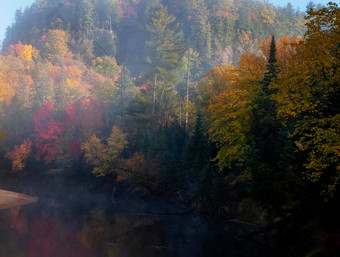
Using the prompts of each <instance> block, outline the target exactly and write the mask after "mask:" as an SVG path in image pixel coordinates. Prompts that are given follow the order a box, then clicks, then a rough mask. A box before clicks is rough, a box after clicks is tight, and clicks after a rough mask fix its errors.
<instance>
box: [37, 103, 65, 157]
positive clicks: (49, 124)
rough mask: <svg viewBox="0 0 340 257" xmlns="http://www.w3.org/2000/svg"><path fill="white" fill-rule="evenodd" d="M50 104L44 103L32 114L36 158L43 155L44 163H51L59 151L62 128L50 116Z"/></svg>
mask: <svg viewBox="0 0 340 257" xmlns="http://www.w3.org/2000/svg"><path fill="white" fill-rule="evenodd" d="M52 110H53V107H52V105H50V104H48V103H46V104H44V105H43V106H42V107H41V108H39V109H38V110H37V111H35V113H34V114H33V119H34V123H35V126H34V131H35V133H34V134H33V136H34V137H35V147H36V149H37V153H36V155H35V158H36V159H38V160H39V159H40V158H41V157H44V160H45V162H46V163H51V162H52V161H53V160H54V159H55V157H56V156H57V154H59V153H60V151H61V149H60V145H59V141H60V135H61V134H62V132H63V130H62V128H61V126H60V123H59V122H57V121H55V120H54V119H53V118H51V111H52Z"/></svg>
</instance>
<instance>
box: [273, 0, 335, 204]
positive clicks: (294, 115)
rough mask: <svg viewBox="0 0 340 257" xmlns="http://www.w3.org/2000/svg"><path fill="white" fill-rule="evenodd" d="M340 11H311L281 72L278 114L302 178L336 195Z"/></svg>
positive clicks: (277, 98) (326, 8) (331, 6)
mask: <svg viewBox="0 0 340 257" xmlns="http://www.w3.org/2000/svg"><path fill="white" fill-rule="evenodd" d="M339 17H340V10H339V7H338V5H337V4H335V3H329V4H328V7H325V8H322V9H319V10H314V9H310V10H309V11H308V15H307V19H308V22H307V24H306V26H307V31H306V33H305V36H304V40H303V41H302V42H301V43H300V44H299V45H298V46H297V51H296V53H295V54H294V55H293V56H292V58H291V59H290V62H289V63H290V65H289V69H287V70H286V71H284V72H283V74H282V78H281V79H280V80H279V82H280V83H279V84H278V86H277V87H275V90H278V93H277V97H276V98H275V99H276V101H277V102H278V115H279V116H280V117H281V118H283V119H284V121H285V124H286V126H287V127H288V129H289V130H291V131H292V132H291V135H290V137H291V140H292V141H293V142H294V144H295V151H296V154H299V155H302V156H304V158H303V160H304V161H303V163H304V164H303V167H301V169H302V170H303V174H304V176H305V178H306V179H308V180H309V181H312V182H313V183H315V184H316V185H318V186H319V187H320V191H321V193H322V194H323V195H324V196H325V197H327V198H329V197H332V196H333V195H334V193H335V191H336V189H337V185H338V183H339V178H340V173H339V166H338V164H339V155H340V152H339V147H338V146H339V142H340V138H339V133H338V129H339V125H338V124H339V121H340V116H339V102H340V101H339V99H340V97H339V92H340V90H339V85H340V79H339V78H340V72H339V67H340V62H339V60H340V58H339V57H340V48H339V42H340V33H339V31H340V26H339V22H338V20H339Z"/></svg>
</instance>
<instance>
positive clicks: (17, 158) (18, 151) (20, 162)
mask: <svg viewBox="0 0 340 257" xmlns="http://www.w3.org/2000/svg"><path fill="white" fill-rule="evenodd" d="M31 146H32V141H31V140H30V139H25V140H24V142H23V143H22V144H21V145H20V146H14V150H13V151H12V152H8V153H7V154H6V157H7V158H8V159H10V160H12V171H13V172H16V171H19V170H23V168H25V165H26V163H25V162H26V160H27V158H28V157H29V155H30V154H31Z"/></svg>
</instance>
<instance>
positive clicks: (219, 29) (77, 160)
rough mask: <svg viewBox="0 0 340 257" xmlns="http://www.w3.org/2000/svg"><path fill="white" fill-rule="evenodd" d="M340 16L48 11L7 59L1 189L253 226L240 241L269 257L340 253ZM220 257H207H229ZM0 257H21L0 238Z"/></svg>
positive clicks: (14, 39)
mask: <svg viewBox="0 0 340 257" xmlns="http://www.w3.org/2000/svg"><path fill="white" fill-rule="evenodd" d="M339 19H340V9H339V6H338V4H336V3H332V2H330V3H329V4H327V6H322V5H320V4H319V5H315V4H314V3H313V2H310V3H309V4H308V6H307V12H306V13H304V12H300V11H298V10H294V9H293V7H292V5H291V4H287V5H286V6H285V7H275V6H274V5H272V4H269V3H267V2H264V1H254V0H240V1H234V0H182V1H181V0H124V1H123V0H69V1H66V0H37V1H36V2H35V3H33V4H32V5H31V6H30V7H27V8H26V9H25V10H18V11H17V12H16V13H15V20H14V22H13V24H12V25H11V26H9V27H8V28H7V32H6V37H5V39H4V41H3V45H2V50H1V52H0V165H1V166H0V167H1V168H0V181H1V186H3V185H6V183H8V184H12V185H14V188H15V186H16V185H19V184H21V183H27V184H30V183H31V182H32V185H35V183H37V182H36V181H44V182H43V183H46V184H47V185H49V184H51V185H53V184H54V183H55V181H58V183H62V185H63V188H64V187H65V188H67V187H69V188H70V192H71V191H72V190H71V188H72V187H73V186H75V185H82V186H83V187H86V188H87V190H89V191H90V192H92V193H93V192H96V193H97V192H101V193H102V194H104V195H107V196H108V197H109V198H110V199H111V198H112V202H114V200H115V199H114V198H115V197H116V198H119V195H120V194H121V195H123V194H127V195H130V196H131V197H132V196H133V197H135V198H136V199H143V201H156V204H157V205H161V204H163V203H169V202H171V205H172V206H176V213H177V212H178V214H180V215H184V214H186V212H190V213H198V214H199V215H201V216H202V217H205V218H207V219H213V220H216V221H217V222H220V224H225V223H226V222H227V221H228V220H231V219H233V220H237V221H238V222H240V223H247V224H255V225H254V226H256V229H255V230H251V232H249V231H248V232H247V233H243V234H242V236H241V237H243V238H246V239H249V240H253V241H257V242H260V243H261V244H265V245H270V247H272V248H273V249H275V254H273V255H268V256H310V257H315V256H337V255H336V254H337V253H338V251H339V250H340V243H339V242H340V230H339V225H340V223H339V217H340V212H339V210H338V208H336V206H338V205H339V185H338V184H339V182H340V166H339V158H340V131H339V124H340V114H339V109H340V106H339V103H340V96H339V93H340V88H339V87H340V71H339V66H340V43H339V42H340V24H339ZM32 192H33V191H32ZM119 192H120V193H119ZM24 193H29V192H24ZM56 194H57V193H56ZM93 194H94V193H93ZM85 195H86V194H85ZM39 197H40V195H39ZM84 198H86V196H84ZM124 199H125V198H124ZM149 199H150V200H149ZM155 199H157V200H155ZM34 204H35V203H33V204H32V206H33V205H34ZM179 206H184V207H183V208H182V209H181V208H179ZM27 207H28V206H27ZM156 209H157V208H156ZM152 210H153V209H152ZM169 212H171V211H169ZM171 213H172V214H174V213H173V212H171ZM171 213H170V214H171ZM0 214H1V213H0ZM167 214H168V212H167ZM91 215H92V212H91ZM44 217H45V216H44ZM1 219H2V216H0V220H1ZM27 226H28V225H27ZM2 229H3V227H2V226H0V231H2ZM96 233H97V232H96ZM98 233H99V232H98ZM0 238H1V237H0ZM218 242H219V243H220V244H221V245H223V244H224V242H223V240H219V241H218ZM216 244H217V243H216ZM197 247H199V246H197ZM219 254H220V255H219ZM219 254H217V253H216V254H215V255H214V254H213V253H211V254H208V253H206V254H205V255H204V254H201V255H197V256H231V255H227V254H225V253H223V255H222V254H221V253H219ZM0 255H1V256H2V255H3V256H14V255H10V253H8V252H6V250H4V248H2V247H1V243H0ZM15 256H50V257H51V256H54V255H52V254H45V255H37V254H34V253H31V255H29V254H28V255H15ZM57 256H58V255H57ZM59 256H61V255H59ZM63 256H66V255H63ZM67 256H68V255H67ZM70 256H78V255H75V254H74V255H70ZM79 256H144V255H142V254H141V255H138V254H137V255H122V254H121V255H119V254H118V255H114V254H112V253H111V255H110V254H106V255H105V254H104V253H103V252H100V253H98V252H97V253H96V254H93V253H92V255H91V254H90V255H85V254H84V253H81V254H80V255H79ZM145 256H177V255H165V254H163V255H152V254H150V255H145ZM178 256H189V255H184V254H182V255H178ZM190 256H196V255H190ZM232 256H261V255H251V254H248V255H247V254H246V255H232ZM262 256H265V255H262Z"/></svg>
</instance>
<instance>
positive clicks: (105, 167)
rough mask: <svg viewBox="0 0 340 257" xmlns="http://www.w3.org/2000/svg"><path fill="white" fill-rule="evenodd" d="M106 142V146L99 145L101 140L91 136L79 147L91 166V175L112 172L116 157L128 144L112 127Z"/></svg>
mask: <svg viewBox="0 0 340 257" xmlns="http://www.w3.org/2000/svg"><path fill="white" fill-rule="evenodd" d="M106 141H107V144H103V143H101V140H100V139H99V138H97V137H96V135H95V134H93V135H92V136H91V137H90V138H89V139H88V140H87V141H86V142H84V143H83V144H82V146H81V149H82V151H83V152H84V154H85V159H86V162H87V163H89V164H90V165H92V166H93V169H92V173H93V174H94V175H96V176H105V175H107V174H109V173H112V172H114V170H115V168H116V166H117V162H118V157H119V156H120V154H121V152H122V151H123V150H124V149H125V147H126V146H127V143H128V142H127V140H126V134H124V133H122V131H121V130H120V129H119V128H117V127H116V126H113V127H112V133H111V135H110V136H109V137H108V138H107V140H106Z"/></svg>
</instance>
